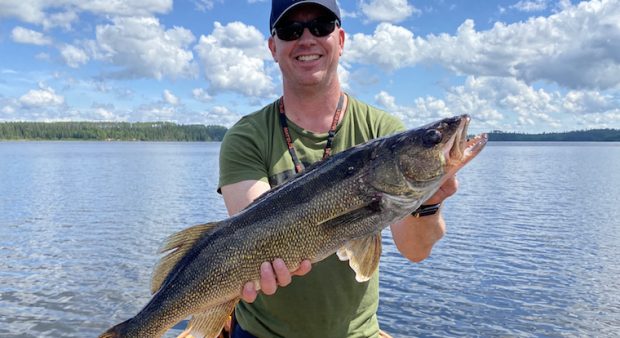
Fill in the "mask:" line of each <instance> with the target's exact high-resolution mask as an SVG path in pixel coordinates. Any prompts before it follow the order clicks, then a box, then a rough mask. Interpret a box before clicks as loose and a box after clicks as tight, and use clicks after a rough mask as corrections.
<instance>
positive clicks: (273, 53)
mask: <svg viewBox="0 0 620 338" xmlns="http://www.w3.org/2000/svg"><path fill="white" fill-rule="evenodd" d="M267 45H268V46H269V51H270V52H271V57H273V61H275V62H276V63H277V62H278V57H277V56H276V41H275V40H274V38H273V36H270V37H269V40H267Z"/></svg>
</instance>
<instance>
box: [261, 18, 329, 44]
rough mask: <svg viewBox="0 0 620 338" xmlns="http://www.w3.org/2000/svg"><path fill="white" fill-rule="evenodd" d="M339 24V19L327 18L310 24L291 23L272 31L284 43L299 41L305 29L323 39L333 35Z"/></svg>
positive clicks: (315, 20)
mask: <svg viewBox="0 0 620 338" xmlns="http://www.w3.org/2000/svg"><path fill="white" fill-rule="evenodd" d="M338 24H339V22H338V20H337V19H325V18H318V19H314V20H311V21H308V22H301V21H289V22H285V23H284V24H282V25H281V26H278V27H275V28H274V29H273V30H272V31H271V35H272V36H274V35H277V36H278V38H279V39H280V40H283V41H293V40H297V39H299V38H300V37H301V36H302V35H303V34H304V29H306V28H308V30H309V31H310V33H311V34H312V35H314V36H316V37H317V38H321V37H324V36H328V35H329V34H331V33H332V32H333V31H334V29H336V25H338Z"/></svg>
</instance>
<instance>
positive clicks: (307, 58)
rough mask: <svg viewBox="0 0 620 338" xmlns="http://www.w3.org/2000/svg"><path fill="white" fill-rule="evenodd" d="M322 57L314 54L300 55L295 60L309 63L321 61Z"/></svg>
mask: <svg viewBox="0 0 620 338" xmlns="http://www.w3.org/2000/svg"><path fill="white" fill-rule="evenodd" d="M320 58H321V56H320V55H318V54H312V55H300V56H298V57H296V58H295V59H296V60H297V61H302V62H309V61H314V60H318V59H320Z"/></svg>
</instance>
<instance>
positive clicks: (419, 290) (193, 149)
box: [0, 142, 620, 338]
mask: <svg viewBox="0 0 620 338" xmlns="http://www.w3.org/2000/svg"><path fill="white" fill-rule="evenodd" d="M218 152H219V143H121V142H118V143H116V142H112V143H106V142H0V337H6V338H9V337H78V336H79V337H94V336H96V335H97V334H99V333H100V332H101V331H103V330H104V329H106V328H107V327H108V326H110V324H112V323H116V322H118V321H121V320H125V319H127V318H128V317H130V316H132V315H134V314H135V313H136V312H137V311H138V310H139V309H140V308H141V307H142V306H143V305H144V304H145V303H146V301H147V300H148V299H149V298H150V295H149V291H148V290H149V283H150V273H151V269H152V267H153V265H154V264H155V263H156V261H157V259H158V256H157V255H156V254H155V252H156V249H157V248H158V247H159V245H160V244H161V242H162V240H163V239H164V238H165V237H166V236H167V235H169V234H171V233H173V232H175V231H177V230H180V229H182V228H184V227H187V226H189V225H193V224H197V223H203V222H205V221H209V220H218V219H221V218H224V217H225V215H226V213H225V208H224V205H223V202H222V199H221V198H220V196H219V195H218V194H217V193H216V192H215V189H216V185H217V172H218V166H217V162H218V160H217V155H218ZM459 181H460V183H461V188H460V189H459V192H458V194H457V195H455V196H454V197H452V198H451V199H449V200H448V201H446V205H445V207H444V215H445V218H446V221H447V223H448V233H447V234H446V236H445V237H444V239H442V240H441V241H440V242H439V243H438V244H437V245H436V246H435V249H434V251H433V254H432V256H431V257H430V258H429V259H427V260H425V261H424V262H422V263H419V264H414V263H409V262H408V261H406V260H405V259H404V258H402V257H400V256H399V255H398V253H397V252H396V251H395V248H394V246H393V244H392V242H391V239H390V238H389V232H384V234H385V238H384V255H383V257H382V261H381V303H380V311H379V318H380V322H381V325H382V328H383V329H385V330H386V331H388V332H389V333H391V334H393V335H394V337H453V336H470V337H471V336H483V337H497V336H502V337H508V336H519V337H614V336H615V337H617V336H618V333H619V332H620V221H619V219H620V211H619V210H620V208H619V207H618V201H620V144H618V143H611V144H610V143H606V144H601V143H544V144H537V143H490V144H489V146H488V147H487V148H486V149H485V150H484V151H483V152H482V154H480V155H479V157H478V158H477V159H476V160H474V161H473V162H471V163H470V164H469V165H468V166H467V167H466V168H465V169H463V170H462V171H461V172H460V174H459ZM178 332H179V331H176V332H174V333H178Z"/></svg>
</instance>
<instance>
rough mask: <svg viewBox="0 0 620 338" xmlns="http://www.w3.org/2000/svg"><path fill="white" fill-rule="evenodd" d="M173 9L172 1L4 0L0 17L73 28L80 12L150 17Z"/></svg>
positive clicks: (45, 25) (0, 4)
mask: <svg viewBox="0 0 620 338" xmlns="http://www.w3.org/2000/svg"><path fill="white" fill-rule="evenodd" d="M170 10H172V0H124V1H109V0H90V1H83V0H55V1H49V0H27V1H24V0H2V1H0V17H9V18H10V17H14V18H17V19H19V20H22V21H24V22H28V23H32V24H40V25H42V26H44V27H45V28H46V29H48V28H52V27H57V26H60V27H64V28H68V27H70V25H71V23H72V22H74V21H76V20H77V12H89V13H91V14H94V15H98V16H102V17H107V16H128V17H131V16H150V15H153V14H164V13H168V12H169V11H170Z"/></svg>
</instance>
